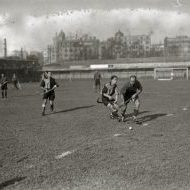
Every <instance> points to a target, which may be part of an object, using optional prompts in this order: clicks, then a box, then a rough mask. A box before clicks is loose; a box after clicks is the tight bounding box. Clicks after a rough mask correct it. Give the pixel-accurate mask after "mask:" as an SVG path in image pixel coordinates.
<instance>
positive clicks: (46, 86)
mask: <svg viewBox="0 0 190 190" xmlns="http://www.w3.org/2000/svg"><path fill="white" fill-rule="evenodd" d="M40 86H41V88H42V89H43V91H44V92H43V93H44V94H43V104H42V116H44V115H45V108H46V104H47V100H48V99H49V101H50V110H51V111H52V112H53V111H54V100H55V89H56V88H57V87H59V85H58V84H57V82H56V81H55V79H54V78H53V77H52V76H51V72H44V75H43V78H42V81H41V84H40Z"/></svg>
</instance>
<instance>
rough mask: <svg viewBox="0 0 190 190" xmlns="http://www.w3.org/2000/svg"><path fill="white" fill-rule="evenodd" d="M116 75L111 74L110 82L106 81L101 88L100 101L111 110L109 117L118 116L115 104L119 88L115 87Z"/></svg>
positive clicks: (117, 108)
mask: <svg viewBox="0 0 190 190" xmlns="http://www.w3.org/2000/svg"><path fill="white" fill-rule="evenodd" d="M117 81H118V77H117V76H115V75H113V76H112V77H111V80H110V82H108V83H106V84H105V85H104V87H103V89H102V102H103V104H104V105H105V106H106V107H108V108H109V110H110V111H111V114H110V117H111V118H118V119H119V115H118V110H119V107H118V105H117V100H118V95H119V90H118V88H117Z"/></svg>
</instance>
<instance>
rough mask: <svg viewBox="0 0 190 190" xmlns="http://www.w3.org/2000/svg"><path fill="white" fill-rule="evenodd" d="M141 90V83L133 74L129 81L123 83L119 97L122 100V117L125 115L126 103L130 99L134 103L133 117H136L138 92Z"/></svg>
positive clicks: (138, 106)
mask: <svg viewBox="0 0 190 190" xmlns="http://www.w3.org/2000/svg"><path fill="white" fill-rule="evenodd" d="M141 92H142V85H141V83H140V82H139V81H138V80H137V78H136V76H135V75H132V76H130V81H129V82H127V83H126V84H124V86H123V87H122V89H121V99H122V101H123V106H122V115H123V117H124V116H125V112H126V109H127V104H128V103H129V102H130V101H132V102H134V104H135V109H134V115H133V118H134V120H136V119H137V115H138V113H139V108H140V101H139V94H140V93H141ZM123 119H124V118H123Z"/></svg>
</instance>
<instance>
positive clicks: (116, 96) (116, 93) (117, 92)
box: [115, 87, 119, 103]
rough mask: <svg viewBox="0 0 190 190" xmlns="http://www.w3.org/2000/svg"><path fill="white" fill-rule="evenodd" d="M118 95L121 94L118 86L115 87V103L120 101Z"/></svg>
mask: <svg viewBox="0 0 190 190" xmlns="http://www.w3.org/2000/svg"><path fill="white" fill-rule="evenodd" d="M118 96H119V89H118V87H116V89H115V103H117V101H118Z"/></svg>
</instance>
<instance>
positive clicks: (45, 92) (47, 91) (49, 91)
mask: <svg viewBox="0 0 190 190" xmlns="http://www.w3.org/2000/svg"><path fill="white" fill-rule="evenodd" d="M56 87H57V86H56ZM56 87H55V86H54V87H53V88H52V89H50V90H48V91H47V92H43V93H42V95H43V94H47V93H49V92H51V91H53V90H55V89H56Z"/></svg>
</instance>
